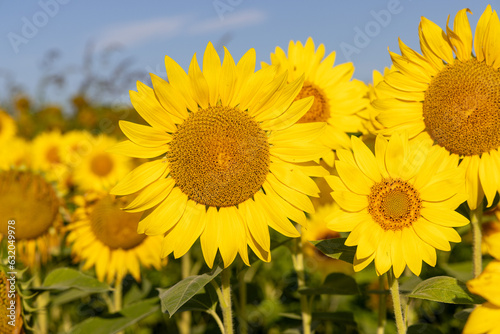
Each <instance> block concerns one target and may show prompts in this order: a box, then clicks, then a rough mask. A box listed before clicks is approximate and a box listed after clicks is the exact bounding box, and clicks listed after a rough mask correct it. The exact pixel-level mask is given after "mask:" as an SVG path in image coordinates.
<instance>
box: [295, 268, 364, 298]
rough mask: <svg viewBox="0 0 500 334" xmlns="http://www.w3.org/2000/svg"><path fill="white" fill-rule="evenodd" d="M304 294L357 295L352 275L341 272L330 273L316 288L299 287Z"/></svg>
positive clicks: (357, 289)
mask: <svg viewBox="0 0 500 334" xmlns="http://www.w3.org/2000/svg"><path fill="white" fill-rule="evenodd" d="M299 293H301V294H304V295H358V294H359V288H358V284H357V283H356V281H355V280H354V278H353V277H351V276H348V275H346V274H342V273H331V274H330V275H328V276H327V277H326V278H325V281H324V282H323V284H322V285H321V286H320V287H317V288H312V287H311V288H304V289H300V290H299Z"/></svg>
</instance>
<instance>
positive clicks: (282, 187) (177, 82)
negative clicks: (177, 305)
mask: <svg viewBox="0 0 500 334" xmlns="http://www.w3.org/2000/svg"><path fill="white" fill-rule="evenodd" d="M165 65H166V68H167V74H168V80H169V82H166V81H164V80H162V79H160V78H159V77H157V76H155V75H152V82H153V86H154V90H153V89H151V88H149V87H147V86H145V85H144V84H142V83H140V82H139V83H138V92H134V91H132V92H131V94H130V95H131V100H132V104H133V105H134V107H135V108H136V110H137V111H138V112H139V114H141V116H142V117H144V119H145V120H146V121H147V122H148V123H149V124H150V125H151V127H149V126H143V125H138V124H134V123H130V122H125V121H121V122H120V127H121V129H122V131H123V132H124V133H125V135H126V136H127V137H128V138H129V139H130V141H125V142H123V143H120V144H118V145H117V146H115V148H114V150H113V151H114V152H116V153H122V154H124V155H128V156H132V157H139V158H153V157H158V156H160V158H158V159H156V160H153V161H150V162H146V163H144V164H142V165H141V166H139V167H137V168H136V169H135V170H133V171H132V172H131V173H130V174H128V175H127V176H125V178H124V179H122V181H121V182H120V183H118V185H116V186H115V187H114V188H113V189H112V190H111V193H112V194H115V195H126V194H131V193H135V192H137V191H141V190H142V191H141V192H140V194H139V195H138V197H137V198H136V199H135V200H134V201H133V202H132V203H130V205H128V206H127V207H126V208H125V210H126V211H130V212H140V211H145V210H147V211H146V213H145V215H144V217H145V218H143V219H142V220H141V222H140V223H139V227H138V232H139V233H146V234H148V235H157V234H165V238H164V241H163V248H162V252H161V253H162V256H167V255H169V254H170V253H172V252H173V253H174V257H176V258H178V257H180V256H182V255H184V254H185V253H186V252H187V251H188V250H189V249H190V247H191V246H192V245H193V243H194V242H195V241H196V240H197V239H198V237H200V242H201V247H202V251H203V255H204V258H205V261H206V263H207V264H208V265H209V266H210V267H212V266H213V263H214V259H215V257H216V254H217V250H218V249H219V250H220V254H221V256H222V259H223V261H224V265H225V266H226V267H227V266H229V265H230V264H231V263H232V262H233V260H234V259H235V257H236V255H237V253H239V254H240V256H241V258H242V259H243V261H244V262H245V263H246V264H247V265H248V264H249V261H248V250H247V245H249V246H250V248H251V249H252V250H253V251H254V252H255V253H256V254H257V256H259V257H260V258H261V259H262V260H265V261H269V260H270V236H269V230H268V226H270V227H271V228H273V229H275V230H276V231H278V232H280V233H282V234H284V235H286V236H289V237H298V236H299V235H300V234H299V233H298V231H297V230H296V229H295V227H294V225H293V224H292V223H291V222H290V220H289V219H291V220H293V221H295V222H297V223H304V222H305V220H306V217H305V214H304V211H305V212H314V208H313V205H312V203H311V201H310V199H309V197H308V195H310V196H317V195H318V192H319V190H318V188H317V186H316V184H315V183H314V181H313V180H312V179H311V178H310V176H315V175H322V174H323V173H324V169H323V168H321V167H306V166H299V165H298V164H296V163H300V162H305V161H310V160H313V159H318V158H319V157H320V156H322V155H323V154H325V151H328V149H327V148H326V147H324V146H322V145H320V144H317V143H316V139H317V137H318V135H319V134H320V133H321V132H322V131H323V128H324V126H325V123H322V122H316V123H306V124H295V123H296V122H297V121H298V120H299V119H300V118H301V117H302V116H303V115H304V114H305V113H306V112H307V110H308V109H309V108H310V107H311V105H312V103H313V98H312V97H308V98H305V99H301V100H297V101H294V99H295V97H296V96H297V94H298V93H299V92H300V90H301V88H302V83H303V77H301V78H298V79H297V80H295V81H293V82H292V83H290V84H287V78H288V75H287V73H286V72H285V73H282V74H277V69H276V67H275V66H270V67H267V68H265V69H262V70H260V71H257V72H254V68H255V51H254V50H253V49H250V50H249V51H248V52H247V53H245V55H243V57H242V58H241V60H240V61H239V62H238V64H235V63H234V60H233V58H232V57H231V55H230V53H229V52H228V51H227V49H225V56H224V62H223V63H222V66H221V63H220V58H219V56H218V54H217V52H216V51H215V49H214V47H213V45H212V44H211V43H209V44H208V46H207V48H206V50H205V54H204V57H203V72H202V71H201V70H200V67H199V66H198V62H197V59H196V55H194V57H193V59H192V61H191V65H190V67H189V73H188V74H186V73H185V72H184V70H182V68H181V67H180V66H179V65H178V64H177V63H176V62H175V61H173V60H172V59H171V58H170V57H168V56H167V57H166V58H165Z"/></svg>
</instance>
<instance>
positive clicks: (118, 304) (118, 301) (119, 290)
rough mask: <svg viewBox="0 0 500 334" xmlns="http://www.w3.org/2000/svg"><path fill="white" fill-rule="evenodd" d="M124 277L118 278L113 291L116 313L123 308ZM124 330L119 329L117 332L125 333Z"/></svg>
mask: <svg viewBox="0 0 500 334" xmlns="http://www.w3.org/2000/svg"><path fill="white" fill-rule="evenodd" d="M122 282H123V281H122V278H120V279H117V280H116V282H115V290H114V291H113V306H114V313H118V312H120V311H121V310H122V296H123V286H122V285H123V284H122ZM123 333H124V332H123V331H119V332H118V333H117V334H123Z"/></svg>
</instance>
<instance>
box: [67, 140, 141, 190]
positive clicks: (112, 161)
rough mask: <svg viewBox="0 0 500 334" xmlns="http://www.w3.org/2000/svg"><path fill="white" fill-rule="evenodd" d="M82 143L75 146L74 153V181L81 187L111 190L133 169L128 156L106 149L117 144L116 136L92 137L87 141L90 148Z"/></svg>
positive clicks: (84, 188)
mask: <svg viewBox="0 0 500 334" xmlns="http://www.w3.org/2000/svg"><path fill="white" fill-rule="evenodd" d="M81 143H82V142H80V145H78V146H77V147H75V146H73V148H74V150H73V154H72V156H73V158H72V159H73V160H74V161H75V166H74V174H73V181H74V183H75V184H76V185H77V186H78V187H79V188H80V189H83V190H104V191H106V190H109V189H110V188H111V187H112V186H114V185H115V184H116V182H118V180H119V179H121V178H123V177H124V176H125V175H126V174H127V173H128V172H130V170H131V169H132V166H131V162H130V159H129V158H128V157H125V156H123V155H115V154H112V153H109V152H107V151H106V150H107V149H108V148H110V147H111V146H113V145H116V143H117V140H115V139H114V138H112V137H108V136H105V135H100V136H98V137H91V138H90V140H89V141H88V142H87V144H88V145H90V149H89V150H88V149H87V148H85V146H87V145H85V146H84V145H83V144H81ZM78 160H80V162H79V163H78V162H77V161H78Z"/></svg>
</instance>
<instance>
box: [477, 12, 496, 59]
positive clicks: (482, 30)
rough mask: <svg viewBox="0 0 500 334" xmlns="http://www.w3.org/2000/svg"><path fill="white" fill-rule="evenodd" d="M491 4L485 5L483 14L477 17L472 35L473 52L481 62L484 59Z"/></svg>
mask: <svg viewBox="0 0 500 334" xmlns="http://www.w3.org/2000/svg"><path fill="white" fill-rule="evenodd" d="M492 14H493V12H492V11H491V5H488V6H486V9H485V10H484V12H483V14H482V15H481V17H480V18H479V21H478V22H477V26H476V32H475V35H474V53H475V54H476V58H477V61H479V62H481V61H483V60H485V59H486V33H487V31H488V23H489V21H490V18H491V15H492Z"/></svg>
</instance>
